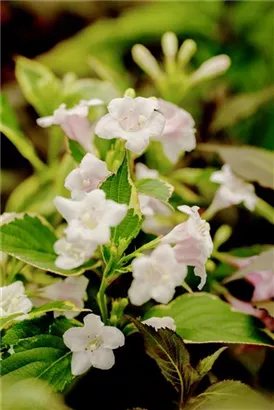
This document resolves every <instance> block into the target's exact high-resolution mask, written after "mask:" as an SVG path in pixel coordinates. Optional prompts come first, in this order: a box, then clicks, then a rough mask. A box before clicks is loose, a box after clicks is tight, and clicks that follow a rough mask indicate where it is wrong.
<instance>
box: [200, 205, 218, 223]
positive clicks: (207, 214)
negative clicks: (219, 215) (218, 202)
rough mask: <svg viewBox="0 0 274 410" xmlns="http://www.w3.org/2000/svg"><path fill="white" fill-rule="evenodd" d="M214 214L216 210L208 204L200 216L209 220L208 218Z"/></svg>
mask: <svg viewBox="0 0 274 410" xmlns="http://www.w3.org/2000/svg"><path fill="white" fill-rule="evenodd" d="M215 214H216V210H215V209H214V208H213V207H212V206H209V207H208V208H207V209H206V210H205V211H204V212H203V213H202V218H203V219H204V220H205V221H209V220H210V219H212V218H213V216H214V215H215Z"/></svg>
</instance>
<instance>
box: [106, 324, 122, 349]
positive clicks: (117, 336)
mask: <svg viewBox="0 0 274 410" xmlns="http://www.w3.org/2000/svg"><path fill="white" fill-rule="evenodd" d="M100 336H101V337H102V338H103V340H104V343H103V347H104V348H107V349H117V348H118V347H120V346H124V344H125V336H124V335H123V333H122V332H121V330H119V329H117V327H113V326H104V327H103V328H102V330H101V333H100Z"/></svg>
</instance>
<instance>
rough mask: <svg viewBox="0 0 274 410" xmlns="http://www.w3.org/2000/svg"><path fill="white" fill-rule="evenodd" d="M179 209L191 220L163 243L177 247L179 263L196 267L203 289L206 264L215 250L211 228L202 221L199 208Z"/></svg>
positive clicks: (178, 227) (180, 207)
mask: <svg viewBox="0 0 274 410" xmlns="http://www.w3.org/2000/svg"><path fill="white" fill-rule="evenodd" d="M178 209H179V211H181V212H184V213H186V214H188V215H189V218H188V220H187V221H186V222H183V223H181V224H179V225H177V226H175V228H174V229H172V231H171V232H169V233H168V234H167V235H166V236H164V237H163V239H162V242H163V243H172V244H175V245H176V246H175V247H174V251H175V255H176V259H177V261H178V262H180V263H184V264H185V265H188V266H194V273H195V275H196V276H199V277H200V278H201V283H200V285H199V286H198V288H199V289H202V287H203V286H204V285H205V282H206V271H205V263H206V261H207V259H208V258H209V256H210V255H211V252H212V250H213V242H212V239H211V236H210V233H209V231H210V226H209V224H208V223H207V222H206V221H204V220H203V219H201V217H200V215H199V212H198V209H199V207H198V206H193V207H191V208H190V207H189V206H186V205H182V206H179V207H178Z"/></svg>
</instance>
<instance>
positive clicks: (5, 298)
mask: <svg viewBox="0 0 274 410" xmlns="http://www.w3.org/2000/svg"><path fill="white" fill-rule="evenodd" d="M31 308H32V303H31V301H30V300H29V298H28V297H27V296H26V295H25V288H24V285H23V283H22V282H21V281H17V282H14V283H12V284H11V285H8V286H4V287H2V288H0V316H1V317H5V316H9V315H13V314H15V313H22V315H25V314H26V313H28V312H29V311H30V310H31ZM21 318H22V317H21V316H20V317H19V320H20V319H21ZM16 320H17V319H16Z"/></svg>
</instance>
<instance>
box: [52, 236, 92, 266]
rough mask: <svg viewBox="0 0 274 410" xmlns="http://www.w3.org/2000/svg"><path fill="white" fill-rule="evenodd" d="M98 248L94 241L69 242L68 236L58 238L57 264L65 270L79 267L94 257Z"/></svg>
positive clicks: (56, 248) (55, 248)
mask: <svg viewBox="0 0 274 410" xmlns="http://www.w3.org/2000/svg"><path fill="white" fill-rule="evenodd" d="M96 248H97V244H96V243H94V242H92V241H84V240H78V241H77V242H69V241H68V240H67V239H66V238H61V239H58V241H56V242H55V244H54V251H55V253H57V255H59V256H58V257H57V258H56V260H55V265H56V266H57V267H58V268H61V269H65V270H66V269H74V268H78V266H81V265H83V263H85V262H87V261H88V260H89V259H90V258H91V257H92V255H93V254H94V252H95V250H96Z"/></svg>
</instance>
